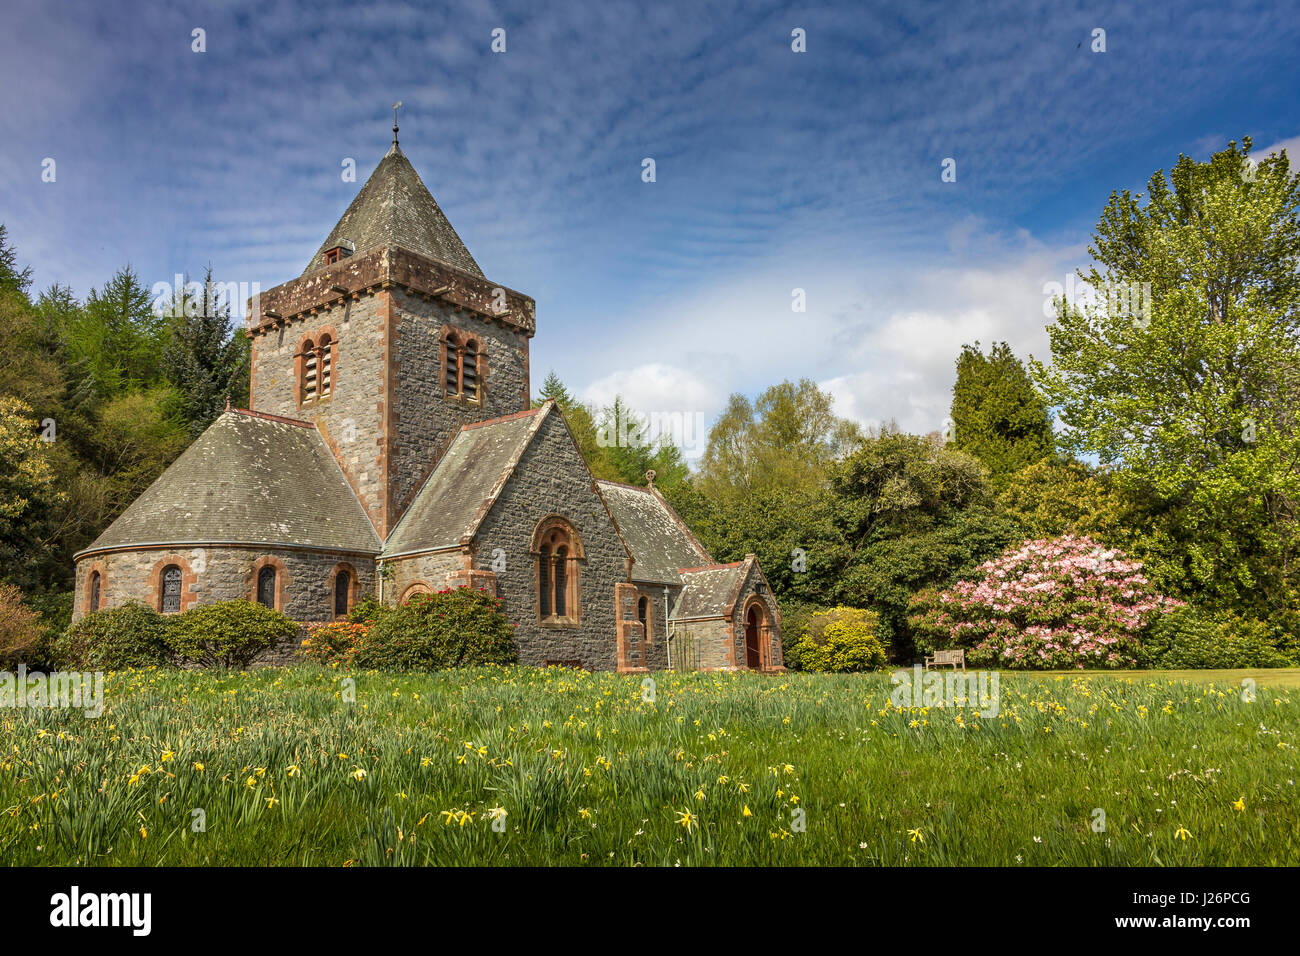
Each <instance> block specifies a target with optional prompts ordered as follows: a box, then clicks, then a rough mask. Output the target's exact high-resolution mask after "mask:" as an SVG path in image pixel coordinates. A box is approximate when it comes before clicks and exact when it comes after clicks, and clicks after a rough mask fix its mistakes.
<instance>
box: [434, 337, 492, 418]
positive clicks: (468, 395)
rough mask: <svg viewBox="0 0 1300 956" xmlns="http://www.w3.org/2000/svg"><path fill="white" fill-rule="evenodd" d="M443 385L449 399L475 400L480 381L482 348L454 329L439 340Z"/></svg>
mask: <svg viewBox="0 0 1300 956" xmlns="http://www.w3.org/2000/svg"><path fill="white" fill-rule="evenodd" d="M442 348H443V351H442V388H443V394H444V395H446V396H447V397H448V398H455V399H460V400H464V401H469V402H477V401H479V399H480V397H481V387H482V383H483V348H482V346H481V345H479V343H478V341H477V340H475V339H472V338H464V337H462V336H461V335H458V334H456V333H454V332H449V333H447V335H446V336H444V338H443V341H442Z"/></svg>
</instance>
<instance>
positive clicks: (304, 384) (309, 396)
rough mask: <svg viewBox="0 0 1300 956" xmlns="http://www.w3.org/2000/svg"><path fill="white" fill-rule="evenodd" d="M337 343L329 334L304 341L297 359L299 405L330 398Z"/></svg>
mask: <svg viewBox="0 0 1300 956" xmlns="http://www.w3.org/2000/svg"><path fill="white" fill-rule="evenodd" d="M337 351H338V342H336V341H335V340H334V338H333V336H331V335H330V334H329V333H321V336H320V338H319V339H303V342H302V346H301V347H300V348H299V350H298V354H297V355H296V356H295V358H296V359H297V361H298V404H299V405H306V404H307V403H309V402H315V401H319V400H321V399H326V398H329V397H330V395H331V394H332V393H333V391H334V378H335V375H334V353H335V352H337Z"/></svg>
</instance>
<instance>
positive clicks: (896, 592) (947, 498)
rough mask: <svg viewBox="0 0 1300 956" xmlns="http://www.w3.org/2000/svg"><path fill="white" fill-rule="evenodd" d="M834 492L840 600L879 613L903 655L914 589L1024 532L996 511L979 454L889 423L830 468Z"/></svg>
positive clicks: (948, 576) (961, 569)
mask: <svg viewBox="0 0 1300 956" xmlns="http://www.w3.org/2000/svg"><path fill="white" fill-rule="evenodd" d="M830 491H831V494H832V495H833V496H834V501H833V505H832V506H833V508H834V518H833V520H834V524H835V526H836V528H837V530H838V532H839V534H840V536H841V537H842V540H843V548H844V552H843V553H844V554H845V559H844V563H843V566H842V568H840V569H837V570H838V572H839V573H838V574H837V575H836V576H835V600H837V601H838V602H839V603H842V604H847V605H852V606H855V607H867V608H871V609H872V610H875V611H877V612H878V613H879V614H880V623H881V633H882V635H883V636H884V638H885V639H886V641H887V642H888V643H889V644H890V645H891V647H892V649H893V652H894V653H895V654H896V655H898V656H899V657H900V659H907V658H908V657H909V656H910V655H911V653H912V650H913V645H912V637H911V633H910V630H909V627H908V621H907V609H908V602H909V600H910V599H911V597H912V595H913V594H914V593H915V592H916V591H918V590H920V589H921V588H925V587H931V586H944V585H946V584H947V583H949V582H950V581H952V580H955V579H956V577H957V576H958V575H960V574H962V573H965V572H968V571H969V570H971V569H973V568H974V567H975V566H976V565H977V564H979V563H980V562H981V561H983V560H985V559H986V558H988V557H989V556H991V555H993V554H996V553H997V552H998V551H1000V550H1001V549H1002V548H1004V547H1005V546H1006V545H1007V544H1008V543H1010V542H1011V541H1013V540H1015V539H1016V537H1017V534H1018V529H1017V528H1016V525H1015V522H1014V521H1013V520H1011V519H1010V518H1007V517H1005V516H1003V515H999V514H998V513H996V511H995V510H994V508H993V498H992V489H991V488H990V486H989V483H988V479H987V477H986V474H985V470H984V468H983V467H982V466H981V464H980V463H979V462H978V461H977V460H976V459H974V458H973V457H971V456H970V455H968V454H966V453H965V452H962V451H958V450H957V449H954V448H951V447H948V446H946V445H944V444H942V443H941V442H938V441H935V440H932V439H930V438H923V437H920V436H918V435H908V434H903V433H900V432H896V431H888V432H885V433H884V434H882V435H880V436H878V437H876V438H871V439H868V440H866V441H864V442H863V443H862V445H861V446H860V447H859V448H858V450H857V451H855V452H854V453H853V454H851V455H849V456H848V457H847V458H846V459H844V461H842V462H840V463H839V464H837V465H836V466H835V467H834V468H833V469H832V471H831V479H830Z"/></svg>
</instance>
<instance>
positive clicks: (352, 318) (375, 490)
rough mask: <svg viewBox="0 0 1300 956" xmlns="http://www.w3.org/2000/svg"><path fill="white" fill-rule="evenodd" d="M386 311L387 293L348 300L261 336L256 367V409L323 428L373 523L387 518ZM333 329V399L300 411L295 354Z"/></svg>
mask: <svg viewBox="0 0 1300 956" xmlns="http://www.w3.org/2000/svg"><path fill="white" fill-rule="evenodd" d="M387 309H388V298H387V295H386V294H380V295H373V296H362V297H361V298H359V299H357V300H356V301H352V300H346V301H344V302H343V303H340V304H338V305H335V306H333V307H331V308H328V309H325V310H324V311H322V312H320V313H318V314H317V315H314V316H308V317H305V318H302V319H298V320H296V321H293V322H290V323H288V324H287V325H286V326H283V327H281V328H278V329H275V330H273V331H272V332H270V333H268V334H266V335H260V336H258V337H257V338H256V339H255V349H254V353H253V362H252V402H251V404H252V405H253V409H254V410H255V411H259V412H266V413H268V414H271V415H280V416H283V417H285V418H296V419H299V420H301V421H310V422H317V423H319V424H320V425H321V426H322V432H323V433H324V434H325V435H326V437H327V439H328V440H329V442H330V443H331V445H332V450H334V451H335V453H336V455H337V456H338V457H339V458H340V459H341V460H342V465H341V467H342V468H343V472H344V474H345V475H346V476H347V478H348V482H349V483H350V484H351V485H352V488H353V490H354V491H355V492H356V493H357V497H358V498H360V499H361V502H362V504H363V505H364V506H365V508H366V511H367V513H368V514H369V515H370V517H371V520H372V521H377V520H378V517H379V516H380V515H382V514H383V508H384V500H385V490H384V481H383V479H384V474H383V451H384V434H385V432H384V429H385V423H384V418H385V416H386V414H387V413H386V411H385V409H386V404H385V400H386V395H385V391H386V383H387V378H388V366H387V356H386V353H385V350H384V324H385V321H386V315H387ZM327 327H330V328H333V330H334V331H335V332H336V333H337V342H338V348H337V352H336V355H337V359H336V360H335V361H334V362H333V368H332V370H331V373H330V374H331V380H332V384H331V394H330V395H329V397H328V398H324V399H321V400H318V401H314V402H308V403H305V404H301V405H300V404H299V403H298V380H297V370H296V367H295V363H294V353H295V352H296V351H297V349H298V343H299V342H301V341H302V339H303V336H305V335H308V334H310V335H311V337H312V339H313V341H316V340H319V334H320V332H321V331H322V330H324V329H325V328H327Z"/></svg>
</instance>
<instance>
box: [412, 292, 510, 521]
mask: <svg viewBox="0 0 1300 956" xmlns="http://www.w3.org/2000/svg"><path fill="white" fill-rule="evenodd" d="M393 295H394V302H395V303H396V306H397V311H398V322H397V331H396V336H395V340H394V355H395V357H396V363H397V368H396V370H395V373H394V378H395V379H396V383H397V384H396V388H395V391H394V410H395V412H396V415H395V418H394V436H393V438H394V445H393V461H392V463H391V464H390V466H389V475H390V478H391V480H392V485H393V488H392V494H393V502H394V504H395V505H396V507H397V508H398V509H399V510H400V509H404V508H405V506H406V505H408V504H410V501H411V499H412V498H413V497H414V494H415V491H416V489H417V488H418V487H419V485H420V484H421V482H422V481H423V479H424V478H425V477H426V476H427V475H428V473H429V471H430V470H431V469H432V468H433V465H434V463H435V461H436V459H437V458H438V456H439V455H441V453H442V452H443V451H444V450H445V449H446V446H447V444H448V443H449V442H450V440H451V438H452V437H453V436H454V435H455V434H456V432H458V431H460V427H461V426H462V425H465V424H468V423H469V422H481V421H486V420H487V419H489V418H499V417H500V416H502V415H513V414H514V413H515V412H521V411H523V410H524V409H525V408H527V407H528V392H527V389H528V339H527V337H525V336H524V334H523V333H521V332H518V331H516V330H515V329H513V328H509V327H507V326H504V325H502V324H501V323H498V322H488V321H485V320H484V319H482V318H480V317H479V316H477V315H474V314H473V313H471V312H466V311H463V310H457V309H454V308H452V307H451V306H449V305H447V304H446V303H445V302H442V301H440V300H436V299H435V300H433V301H428V302H426V301H425V300H424V299H422V298H420V297H418V296H412V295H409V294H407V293H406V292H404V291H401V290H397V291H395V292H394V294H393ZM446 326H451V327H453V328H455V329H458V330H460V331H461V332H464V333H467V334H471V335H475V336H478V338H479V340H480V342H481V344H482V347H483V353H484V355H485V356H486V361H487V377H486V378H485V379H484V380H483V385H482V388H481V389H480V394H481V397H482V400H481V402H479V403H477V404H474V403H469V402H462V401H455V400H452V399H449V398H447V397H445V396H444V395H443V369H442V366H441V364H440V363H441V356H442V348H441V338H440V336H441V335H442V331H443V329H444V327H446Z"/></svg>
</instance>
